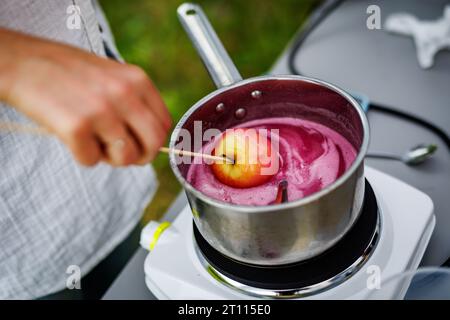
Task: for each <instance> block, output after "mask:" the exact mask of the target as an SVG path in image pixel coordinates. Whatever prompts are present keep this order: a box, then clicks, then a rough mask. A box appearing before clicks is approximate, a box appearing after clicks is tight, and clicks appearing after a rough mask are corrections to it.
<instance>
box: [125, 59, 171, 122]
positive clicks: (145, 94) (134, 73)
mask: <svg viewBox="0 0 450 320" xmlns="http://www.w3.org/2000/svg"><path fill="white" fill-rule="evenodd" d="M121 74H123V75H126V76H127V77H128V79H129V80H130V81H131V82H132V83H134V84H135V85H136V86H137V88H138V89H139V93H140V96H141V98H142V100H143V103H144V105H145V107H146V108H148V109H149V110H150V111H152V112H153V113H154V114H155V115H156V117H157V119H159V121H160V122H161V124H162V126H163V128H165V129H167V130H168V129H170V127H171V126H172V119H171V117H170V114H169V111H168V109H167V107H166V104H165V103H164V101H163V100H162V98H161V95H160V93H159V91H158V89H157V88H156V87H155V85H154V84H153V82H152V81H151V80H150V79H149V78H148V76H147V74H146V73H145V72H144V71H143V70H142V69H141V68H139V67H136V66H131V65H128V66H127V72H124V73H121Z"/></svg>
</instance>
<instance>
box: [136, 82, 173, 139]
mask: <svg viewBox="0 0 450 320" xmlns="http://www.w3.org/2000/svg"><path fill="white" fill-rule="evenodd" d="M142 99H143V101H144V104H145V106H146V107H147V108H148V109H149V110H151V111H152V112H153V113H155V115H156V117H157V118H158V119H159V120H160V121H161V123H162V125H163V127H164V128H165V129H167V130H169V129H170V128H171V126H172V118H171V117H170V113H169V110H168V109H167V106H166V104H165V103H164V101H163V100H162V98H161V95H160V93H159V92H158V89H157V88H156V87H155V86H154V85H153V83H152V82H151V81H150V80H149V79H147V81H144V84H143V90H142Z"/></svg>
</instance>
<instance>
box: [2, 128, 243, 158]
mask: <svg viewBox="0 0 450 320" xmlns="http://www.w3.org/2000/svg"><path fill="white" fill-rule="evenodd" d="M0 131H7V132H20V133H28V134H33V135H44V136H46V135H50V132H49V131H47V130H46V129H45V128H42V127H35V126H31V125H27V124H21V123H17V122H8V121H0ZM159 151H160V152H164V153H167V154H169V153H175V154H178V155H180V156H184V155H186V156H192V157H202V158H203V159H210V160H215V161H225V162H228V163H232V164H233V163H234V161H233V160H232V159H230V158H227V157H219V156H213V155H210V154H206V153H199V152H191V151H185V150H178V149H170V148H166V147H161V148H159Z"/></svg>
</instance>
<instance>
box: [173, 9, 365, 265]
mask: <svg viewBox="0 0 450 320" xmlns="http://www.w3.org/2000/svg"><path fill="white" fill-rule="evenodd" d="M178 16H179V19H180V21H181V23H182V25H183V27H184V28H185V30H186V31H187V33H188V35H189V37H190V39H191V40H192V42H193V44H194V45H195V47H196V49H197V51H198V53H199V55H200V56H201V58H202V60H203V62H204V64H205V65H206V68H207V69H208V71H209V73H210V75H211V77H212V79H213V81H214V83H215V84H216V86H217V87H218V89H217V90H216V91H214V92H212V93H210V94H209V95H207V96H206V97H204V98H203V99H201V100H200V101H198V102H197V103H196V104H195V105H194V106H192V107H191V108H190V109H189V110H188V112H187V113H186V114H185V115H184V116H183V118H182V119H181V120H180V121H179V122H178V124H177V126H176V128H175V130H174V133H173V134H172V136H171V141H170V147H172V148H174V147H175V146H176V144H177V142H179V141H180V138H181V137H180V129H182V128H184V129H187V130H188V131H189V132H190V133H191V134H192V135H194V132H193V131H194V121H202V123H203V127H202V130H206V129H208V128H217V129H219V130H221V131H223V130H225V129H227V128H230V127H233V126H236V125H238V124H240V123H242V122H244V121H250V120H255V119H260V118H266V117H274V116H275V117H281V116H282V117H295V118H303V119H308V120H312V121H316V122H319V123H322V124H324V125H326V126H328V127H330V128H332V129H334V130H336V131H337V132H339V133H340V134H342V135H343V136H344V137H345V138H347V139H348V140H349V141H350V143H352V145H353V146H354V147H355V148H356V150H358V155H357V158H356V160H355V161H354V163H353V164H352V165H351V167H350V168H349V169H348V170H347V171H346V172H345V173H344V174H343V175H342V176H341V177H339V178H338V179H337V180H336V181H335V182H334V183H333V184H331V185H329V186H328V187H326V188H324V189H322V190H321V191H319V192H316V193H314V194H312V195H309V196H307V197H305V198H303V199H300V200H296V201H292V202H287V203H282V204H275V205H268V206H258V207H252V206H242V205H233V204H229V203H225V202H221V201H218V200H215V199H212V198H210V197H208V196H206V195H204V194H202V193H201V192H199V191H198V190H196V189H194V188H193V187H192V185H190V184H189V183H188V182H187V181H186V174H187V171H188V168H189V164H183V163H182V164H177V158H176V157H178V156H177V155H175V154H171V156H170V162H171V167H172V169H173V171H174V173H175V175H176V177H177V178H178V180H179V181H180V183H181V184H182V186H183V187H184V190H185V192H186V194H187V197H188V199H189V204H190V206H191V209H192V212H193V217H194V221H195V224H196V226H197V228H198V229H199V231H200V233H201V234H202V236H203V237H204V238H205V239H206V240H207V241H208V243H209V244H211V245H212V246H213V247H214V248H215V249H217V250H218V251H219V252H221V253H222V254H224V255H225V256H227V257H229V258H231V259H234V260H235V261H238V262H241V263H245V264H251V265H257V266H261V267H270V266H279V265H284V264H290V263H296V262H300V261H304V260H306V259H309V258H312V257H314V256H316V255H319V254H320V253H322V252H324V251H325V250H327V249H328V248H330V247H332V246H333V245H334V244H335V243H336V242H337V241H339V239H341V238H342V237H343V236H344V235H345V234H346V233H347V231H349V229H350V228H351V227H352V226H353V224H354V222H355V220H356V219H357V218H358V216H359V214H360V212H361V208H362V204H363V198H364V163H363V161H364V156H365V154H366V151H367V147H368V141H369V127H368V123H367V119H366V116H365V114H364V112H363V110H362V109H361V107H360V106H359V105H358V103H357V102H356V101H355V100H354V99H353V98H352V97H351V96H350V95H349V94H348V93H346V92H345V91H343V90H341V89H339V88H337V87H335V86H334V85H331V84H329V83H326V82H324V81H320V80H316V79H311V78H306V77H300V76H263V77H255V78H250V79H246V80H242V78H241V76H240V74H239V72H238V70H237V69H236V67H235V66H234V65H233V62H232V61H231V59H230V57H229V56H228V54H227V53H226V51H225V49H224V47H223V46H222V44H221V43H220V40H219V39H218V37H217V35H216V33H215V32H214V30H213V29H212V27H211V25H210V23H209V22H208V20H207V18H206V16H205V15H204V13H203V11H202V10H201V8H200V7H199V6H197V5H194V4H189V3H185V4H183V5H181V6H180V7H179V8H178ZM192 148H194V146H193V145H192ZM193 151H197V150H193Z"/></svg>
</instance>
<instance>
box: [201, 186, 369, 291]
mask: <svg viewBox="0 0 450 320" xmlns="http://www.w3.org/2000/svg"><path fill="white" fill-rule="evenodd" d="M377 224H378V207H377V200H376V198H375V194H374V192H373V189H372V187H371V186H370V184H369V183H368V182H367V180H366V186H365V195H364V204H363V208H362V212H361V214H360V216H359V218H358V220H357V221H356V222H355V223H354V225H353V227H352V228H351V229H350V230H349V231H348V232H347V234H346V235H345V236H344V237H343V238H342V239H341V240H340V241H339V242H338V243H337V244H335V245H334V246H333V247H332V248H330V249H328V250H327V251H325V252H323V253H322V254H320V255H318V256H317V257H314V258H311V259H309V260H305V261H302V262H300V263H296V264H289V265H283V266H278V267H274V266H271V267H261V266H252V265H248V264H242V263H240V262H237V261H235V260H232V259H230V258H228V257H226V256H224V255H223V254H221V253H220V252H219V251H217V250H216V249H214V248H213V247H212V246H211V245H210V244H209V243H208V242H207V241H206V240H205V239H204V238H203V237H202V235H201V234H200V232H199V231H198V229H197V227H196V226H195V223H194V224H193V225H194V237H195V240H196V242H197V245H198V248H199V249H200V251H201V252H202V254H203V256H204V258H205V259H206V260H207V261H208V263H209V264H210V265H211V266H212V267H213V268H214V269H216V270H217V271H219V272H221V273H222V274H223V275H225V276H227V277H229V278H230V279H233V280H235V281H238V282H240V283H242V284H245V285H248V286H252V287H256V288H262V289H272V290H276V289H278V290H283V289H299V288H304V287H308V286H311V285H314V284H317V283H320V282H322V281H326V280H329V279H331V278H333V277H334V276H336V275H338V274H339V273H341V272H342V271H344V270H346V269H347V268H348V267H350V266H351V265H352V264H353V263H354V262H355V261H356V260H357V259H359V258H360V257H361V256H362V255H363V254H364V252H365V251H366V249H367V248H368V247H369V246H370V245H371V243H373V239H374V235H375V232H376V230H377Z"/></svg>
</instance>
